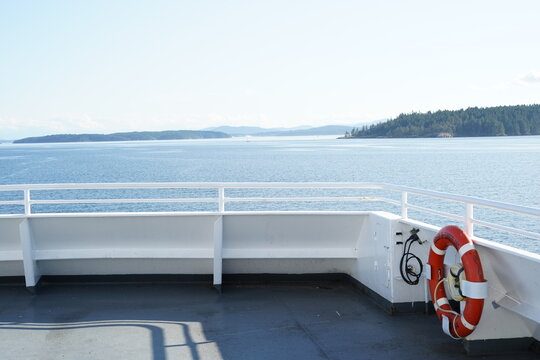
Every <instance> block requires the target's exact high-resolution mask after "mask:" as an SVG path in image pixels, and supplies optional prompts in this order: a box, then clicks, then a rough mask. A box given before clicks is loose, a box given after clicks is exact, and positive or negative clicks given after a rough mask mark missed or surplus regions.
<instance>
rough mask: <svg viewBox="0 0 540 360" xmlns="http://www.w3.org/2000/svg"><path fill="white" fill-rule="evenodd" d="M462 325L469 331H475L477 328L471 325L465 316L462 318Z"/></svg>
mask: <svg viewBox="0 0 540 360" xmlns="http://www.w3.org/2000/svg"><path fill="white" fill-rule="evenodd" d="M461 323H462V324H463V325H465V327H466V328H467V329H469V330H474V329H475V328H476V325H473V324H471V323H469V322H468V321H467V320H466V319H465V318H464V317H463V315H462V316H461Z"/></svg>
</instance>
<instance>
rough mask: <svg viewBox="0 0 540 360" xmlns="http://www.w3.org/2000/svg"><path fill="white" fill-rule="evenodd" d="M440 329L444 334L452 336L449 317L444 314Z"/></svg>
mask: <svg viewBox="0 0 540 360" xmlns="http://www.w3.org/2000/svg"><path fill="white" fill-rule="evenodd" d="M442 331H443V332H444V333H445V334H446V335H448V336H452V334H451V333H450V319H448V317H447V316H444V315H443V316H442ZM452 337H453V336H452Z"/></svg>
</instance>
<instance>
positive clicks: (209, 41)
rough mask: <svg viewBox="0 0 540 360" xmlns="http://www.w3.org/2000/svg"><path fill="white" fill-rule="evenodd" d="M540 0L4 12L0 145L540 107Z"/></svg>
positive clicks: (116, 1)
mask: <svg viewBox="0 0 540 360" xmlns="http://www.w3.org/2000/svg"><path fill="white" fill-rule="evenodd" d="M538 14H540V1H536V0H532V1H520V0H515V1H498V0H490V1H483V0H465V1H463V0H453V1H437V0H427V1H414V0H411V1H372V0H371V1H360V0H357V1H345V0H339V1H337V0H332V1H330V0H328V1H318V0H306V1H297V0H287V1H281V0H272V1H270V0H268V1H262V0H261V1H251V0H246V1H234V0H231V1H218V0H216V1H206V0H199V1H182V0H176V1H162V0H152V1H135V0H130V1H120V0H106V1H103V0H93V1H86V0H85V1H77V0H66V1H61V0H51V1H41V0H40V1H11V0H0V139H16V138H21V137H26V136H40V135H46V134H58V133H83V132H84V133H111V132H115V131H137V130H138V131H143V130H169V129H170V130H180V129H201V128H206V127H211V126H220V125H232V126H240V125H247V126H261V127H294V126H300V125H312V126H320V125H327V124H359V123H364V122H371V121H375V120H380V119H387V118H392V117H395V116H397V115H399V114H400V113H409V112H412V111H420V112H424V111H435V110H439V109H460V108H466V107H470V106H479V107H487V106H497V105H517V104H532V103H540V22H539V21H538Z"/></svg>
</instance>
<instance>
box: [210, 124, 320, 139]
mask: <svg viewBox="0 0 540 360" xmlns="http://www.w3.org/2000/svg"><path fill="white" fill-rule="evenodd" d="M311 128H312V127H311V126H307V125H306V126H297V127H293V128H262V127H258V126H217V127H209V128H206V129H203V130H210V131H221V132H224V133H226V134H229V135H232V136H245V135H257V134H264V133H266V132H280V131H291V130H305V129H311Z"/></svg>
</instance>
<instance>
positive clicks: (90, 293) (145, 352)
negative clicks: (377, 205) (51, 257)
mask: <svg viewBox="0 0 540 360" xmlns="http://www.w3.org/2000/svg"><path fill="white" fill-rule="evenodd" d="M537 357H538V354H533V353H522V354H519V355H516V354H513V355H503V356H494V357H487V358H489V359H492V358H493V359H506V358H508V359H535V358H537ZM0 358H1V359H2V360H5V359H55V360H56V359H78V360H79V359H130V360H131V359H234V360H240V359H272V360H277V359H280V360H281V359H294V360H300V359H415V360H418V359H470V357H467V356H466V355H465V353H464V350H463V347H462V345H461V344H460V343H459V342H456V341H454V340H452V339H450V338H448V337H447V336H445V335H443V334H442V332H441V330H440V326H439V323H438V321H437V320H436V318H435V317H434V316H433V315H431V316H428V315H424V314H401V315H395V316H390V315H388V314H386V313H385V312H383V311H382V310H380V309H379V308H378V307H377V306H376V305H375V304H374V303H373V302H372V300H371V299H369V298H367V297H366V296H364V295H361V294H359V293H358V292H357V291H356V290H355V289H353V288H352V287H351V286H349V285H347V284H341V283H328V284H324V286H323V285H320V286H315V285H313V286H308V285H302V286H292V285H269V286H234V285H229V286H226V287H225V288H224V291H223V293H222V294H221V295H220V294H218V293H217V292H216V291H215V290H214V289H212V288H210V287H206V286H203V285H178V284H121V285H114V284H107V285H95V284H90V285H89V284H85V285H47V286H45V287H43V288H42V289H41V290H40V293H39V295H35V296H34V295H30V294H29V293H28V292H27V291H26V289H24V288H23V287H14V286H3V287H0Z"/></svg>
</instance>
